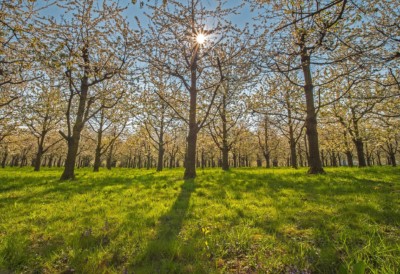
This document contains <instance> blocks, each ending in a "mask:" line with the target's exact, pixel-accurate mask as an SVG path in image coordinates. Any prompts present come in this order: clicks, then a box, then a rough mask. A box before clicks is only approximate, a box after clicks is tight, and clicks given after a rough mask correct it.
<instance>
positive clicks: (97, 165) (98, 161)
mask: <svg viewBox="0 0 400 274" xmlns="http://www.w3.org/2000/svg"><path fill="white" fill-rule="evenodd" d="M100 164H101V146H99V143H97V146H96V151H95V154H94V164H93V172H99V169H100Z"/></svg>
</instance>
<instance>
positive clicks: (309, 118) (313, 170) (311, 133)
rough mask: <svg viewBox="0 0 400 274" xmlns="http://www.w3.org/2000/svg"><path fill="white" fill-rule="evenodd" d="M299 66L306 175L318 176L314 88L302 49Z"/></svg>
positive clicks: (319, 163)
mask: <svg viewBox="0 0 400 274" xmlns="http://www.w3.org/2000/svg"><path fill="white" fill-rule="evenodd" d="M301 65H302V69H303V74H304V81H305V85H304V92H305V96H306V105H307V115H306V134H307V139H308V150H309V155H310V158H309V166H310V169H309V170H308V173H310V174H319V173H324V169H323V168H322V162H321V159H320V155H319V141H318V130H317V113H316V111H315V106H314V87H313V83H312V77H311V68H310V56H309V55H308V54H307V52H306V48H305V47H303V50H302V55H301Z"/></svg>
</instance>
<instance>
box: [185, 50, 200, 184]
mask: <svg viewBox="0 0 400 274" xmlns="http://www.w3.org/2000/svg"><path fill="white" fill-rule="evenodd" d="M190 80H191V82H190V84H191V85H190V104H189V132H188V137H187V153H186V161H185V174H184V176H183V178H184V179H185V180H186V179H193V178H195V177H196V145H197V132H198V125H197V118H196V116H197V48H196V49H195V52H194V57H193V62H192V64H191V75H190Z"/></svg>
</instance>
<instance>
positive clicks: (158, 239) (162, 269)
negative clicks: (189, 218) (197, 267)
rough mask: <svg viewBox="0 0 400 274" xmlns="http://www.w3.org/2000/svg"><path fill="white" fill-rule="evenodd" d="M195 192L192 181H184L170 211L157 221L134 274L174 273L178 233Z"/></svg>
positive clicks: (178, 252)
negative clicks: (153, 235) (154, 234)
mask: <svg viewBox="0 0 400 274" xmlns="http://www.w3.org/2000/svg"><path fill="white" fill-rule="evenodd" d="M194 190H195V182H194V180H185V182H184V183H183V184H182V186H181V191H180V193H179V195H178V197H177V198H176V200H175V202H174V204H173V205H172V207H171V209H170V210H169V211H168V212H167V213H166V214H165V215H163V216H161V217H160V219H159V224H158V229H157V232H156V236H155V237H154V239H153V240H152V241H151V242H149V244H148V245H147V248H146V250H145V251H144V253H143V255H142V256H141V257H140V258H139V259H138V260H137V261H136V263H135V264H134V265H132V266H131V269H132V270H133V271H134V273H176V272H180V271H182V270H181V269H178V265H179V264H177V263H176V261H178V260H180V256H181V254H180V244H181V243H180V241H179V239H178V236H179V233H180V232H181V229H182V227H183V222H184V220H185V217H186V215H187V212H188V209H189V203H190V197H191V195H192V193H193V192H194Z"/></svg>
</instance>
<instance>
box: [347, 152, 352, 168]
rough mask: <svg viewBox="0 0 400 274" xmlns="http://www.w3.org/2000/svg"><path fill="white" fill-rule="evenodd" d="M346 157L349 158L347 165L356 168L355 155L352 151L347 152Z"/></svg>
mask: <svg viewBox="0 0 400 274" xmlns="http://www.w3.org/2000/svg"><path fill="white" fill-rule="evenodd" d="M346 157H347V164H348V165H349V167H353V166H354V163H353V153H351V151H350V150H348V151H346Z"/></svg>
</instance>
